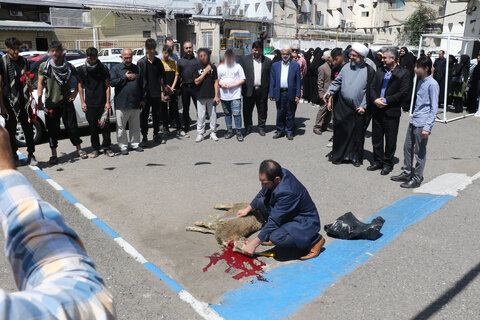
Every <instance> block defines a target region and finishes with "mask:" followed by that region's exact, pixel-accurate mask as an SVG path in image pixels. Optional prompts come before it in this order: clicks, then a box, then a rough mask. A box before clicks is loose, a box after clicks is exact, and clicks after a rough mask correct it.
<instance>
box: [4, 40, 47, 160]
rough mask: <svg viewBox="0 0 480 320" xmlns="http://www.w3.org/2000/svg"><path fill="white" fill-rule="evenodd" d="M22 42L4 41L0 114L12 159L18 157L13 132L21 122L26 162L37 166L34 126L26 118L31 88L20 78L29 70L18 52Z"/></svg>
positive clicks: (27, 116) (28, 113)
mask: <svg viewBox="0 0 480 320" xmlns="http://www.w3.org/2000/svg"><path fill="white" fill-rule="evenodd" d="M21 45H22V42H21V41H20V40H19V39H17V38H8V39H7V40H5V47H6V48H7V51H8V52H7V54H5V55H4V56H3V57H2V58H1V60H0V114H1V115H2V116H3V117H4V118H5V119H6V123H5V128H6V129H7V130H8V133H9V136H10V146H11V148H12V154H13V157H14V159H15V162H18V160H19V159H18V155H17V150H18V147H17V142H16V141H15V135H16V131H17V124H18V122H20V124H21V126H22V129H23V132H24V133H25V141H26V143H27V152H28V158H27V159H28V160H27V163H28V164H30V165H32V166H36V165H37V164H38V163H37V160H36V159H35V156H34V155H33V153H34V152H35V141H34V139H33V126H32V123H31V122H30V121H29V118H30V117H31V112H30V110H29V103H28V102H29V99H30V91H31V90H33V88H32V86H31V85H30V84H29V83H28V82H26V81H25V83H22V81H21V79H22V77H25V75H26V72H27V71H28V63H27V60H25V59H24V58H23V57H22V56H20V55H19V54H18V53H19V52H20V46H21Z"/></svg>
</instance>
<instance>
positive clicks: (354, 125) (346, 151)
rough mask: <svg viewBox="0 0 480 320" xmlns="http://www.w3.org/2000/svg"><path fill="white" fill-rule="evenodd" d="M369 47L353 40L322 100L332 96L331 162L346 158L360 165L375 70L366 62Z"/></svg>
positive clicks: (347, 160) (336, 162) (344, 160)
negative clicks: (345, 59) (348, 54)
mask: <svg viewBox="0 0 480 320" xmlns="http://www.w3.org/2000/svg"><path fill="white" fill-rule="evenodd" d="M368 51H369V50H368V48H367V47H366V46H364V45H363V44H360V43H355V44H353V46H352V51H351V52H350V63H349V64H346V65H345V66H344V67H343V68H342V70H341V71H340V73H339V74H338V75H337V77H336V78H335V80H333V82H332V83H331V84H330V86H329V87H328V91H327V93H326V94H325V96H324V100H326V99H328V98H329V96H331V95H332V96H335V97H336V99H335V98H334V103H333V118H334V121H333V126H334V128H335V130H334V133H333V149H332V153H331V156H330V160H331V161H332V163H334V164H340V163H345V162H349V163H352V164H353V165H354V166H355V167H359V166H360V165H361V164H362V162H363V146H364V143H365V131H366V126H365V124H366V118H365V112H366V110H367V108H368V105H369V104H370V103H371V102H370V98H369V91H370V90H368V88H369V87H370V84H371V82H372V81H373V77H374V76H375V70H374V69H373V68H372V67H371V66H370V65H368V64H366V63H365V62H366V56H367V54H368Z"/></svg>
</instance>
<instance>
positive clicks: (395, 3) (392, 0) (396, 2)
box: [388, 0, 405, 9]
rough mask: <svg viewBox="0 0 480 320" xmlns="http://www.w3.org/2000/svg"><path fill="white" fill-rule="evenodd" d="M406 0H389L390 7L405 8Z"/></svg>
mask: <svg viewBox="0 0 480 320" xmlns="http://www.w3.org/2000/svg"><path fill="white" fill-rule="evenodd" d="M404 6H405V0H388V9H403V7H404Z"/></svg>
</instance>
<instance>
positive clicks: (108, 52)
mask: <svg viewBox="0 0 480 320" xmlns="http://www.w3.org/2000/svg"><path fill="white" fill-rule="evenodd" d="M122 51H123V48H109V49H102V50H100V52H99V53H98V56H99V57H120V56H121V55H122Z"/></svg>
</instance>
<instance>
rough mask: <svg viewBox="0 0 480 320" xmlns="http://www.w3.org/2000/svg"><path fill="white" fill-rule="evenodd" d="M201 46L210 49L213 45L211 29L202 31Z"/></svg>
mask: <svg viewBox="0 0 480 320" xmlns="http://www.w3.org/2000/svg"><path fill="white" fill-rule="evenodd" d="M202 47H203V48H209V49H212V47H213V33H212V31H208V32H202Z"/></svg>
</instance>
